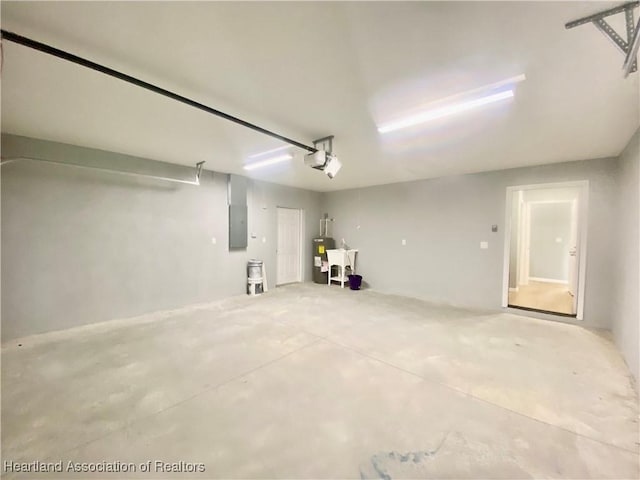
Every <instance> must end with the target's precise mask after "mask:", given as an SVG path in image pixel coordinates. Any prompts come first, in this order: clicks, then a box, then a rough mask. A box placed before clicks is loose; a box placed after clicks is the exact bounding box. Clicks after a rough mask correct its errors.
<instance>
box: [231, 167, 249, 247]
mask: <svg viewBox="0 0 640 480" xmlns="http://www.w3.org/2000/svg"><path fill="white" fill-rule="evenodd" d="M227 188H228V192H227V194H228V202H229V249H235V248H247V179H246V178H245V177H241V176H239V175H229V181H228V183H227Z"/></svg>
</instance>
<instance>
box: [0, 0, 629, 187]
mask: <svg viewBox="0 0 640 480" xmlns="http://www.w3.org/2000/svg"><path fill="white" fill-rule="evenodd" d="M615 4H617V3H614V5H615ZM611 6H612V3H610V2H522V3H520V2H469V3H467V2H440V3H436V2H410V3H400V2H389V3H386V2H384V3H383V2H371V3H369V2H348V3H347V2H345V3H340V2H337V3H333V2H331V3H329V2H301V3H289V2H256V3H244V2H216V3H213V2H212V3H209V2H193V3H187V2H135V3H131V2H104V3H98V2H43V3H36V2H9V1H3V2H2V7H1V8H2V19H1V21H2V28H4V29H6V30H9V31H13V32H15V33H18V34H21V35H24V36H27V37H31V38H33V39H35V40H39V41H42V42H45V43H50V44H52V45H54V46H56V47H58V48H61V49H64V50H68V51H70V52H72V53H75V54H77V55H80V56H85V57H87V58H89V59H92V60H94V61H96V62H99V63H103V64H105V65H108V66H110V67H112V68H115V69H119V70H121V71H123V72H126V73H128V74H130V75H133V76H137V77H139V78H142V79H144V80H146V81H149V82H152V83H156V84H157V85H159V86H162V87H164V88H167V89H169V90H173V91H175V92H178V93H180V94H182V95H185V96H187V97H190V98H193V99H195V100H197V101H199V102H202V103H205V104H207V105H210V106H212V107H214V108H218V109H220V110H222V111H225V112H227V113H230V114H232V115H236V116H239V117H240V118H243V119H245V120H248V121H250V122H253V123H256V124H258V125H260V126H262V127H265V128H267V129H271V130H274V131H276V132H278V133H281V134H283V135H286V136H289V137H291V138H294V139H296V140H298V141H301V142H303V143H306V144H310V143H311V141H312V140H313V139H315V138H319V137H322V136H325V135H331V134H333V135H335V143H334V150H335V151H336V153H337V154H338V156H339V158H340V160H341V161H342V162H343V169H342V171H341V172H340V173H339V174H338V176H337V177H336V178H335V179H333V180H330V179H329V178H327V177H326V176H325V175H324V174H322V173H321V172H318V171H315V170H312V169H310V168H308V167H304V166H303V165H302V160H301V155H302V153H303V152H302V151H301V150H298V152H299V156H298V157H297V158H296V159H294V161H291V162H288V163H285V164H280V165H277V166H272V167H268V168H265V169H261V170H260V169H259V170H254V171H252V172H250V173H249V174H248V175H249V176H251V177H254V178H260V179H264V180H268V181H272V182H275V183H281V184H286V185H293V186H298V187H302V188H307V189H311V190H317V191H329V190H338V189H344V188H350V187H356V186H365V185H375V184H383V183H391V182H398V181H405V180H414V179H419V178H430V177H438V176H443V175H452V174H463V173H470V172H479V171H487V170H495V169H503V168H512V167H517V166H524V165H538V164H545V163H554V162H562V161H567V160H581V159H588V158H597V157H608V156H615V155H618V154H619V153H620V152H621V150H622V149H623V148H624V146H625V145H626V143H627V141H628V140H629V138H630V137H631V135H632V134H633V132H634V131H635V130H636V129H637V128H638V125H639V124H640V114H639V91H638V73H634V74H632V75H631V76H630V77H629V78H627V79H624V78H623V76H622V70H621V69H622V63H623V61H624V57H623V55H622V54H621V53H620V52H619V51H617V50H616V49H615V47H614V46H613V45H612V43H611V42H610V41H608V40H607V39H606V38H605V37H604V36H603V35H602V34H601V33H599V32H598V31H597V30H596V29H595V28H594V27H593V26H592V25H584V26H581V27H578V28H575V29H572V30H565V28H564V24H565V23H566V22H567V21H570V20H573V19H575V18H578V17H581V16H584V15H587V14H591V13H595V12H598V11H599V10H602V9H604V8H610V7H611ZM637 14H638V12H637V11H636V18H637ZM612 23H615V25H616V26H618V27H621V26H622V23H620V22H617V21H613V20H612ZM620 31H621V32H623V30H622V28H621V29H620ZM623 36H624V35H623ZM3 49H4V64H3V70H2V131H4V132H9V133H14V134H19V135H28V136H33V137H37V138H43V139H48V140H55V141H60V142H66V143H72V144H77V145H82V146H88V147H94V148H100V149H105V150H112V151H116V152H121V153H127V154H131V155H138V156H143V157H149V158H154V159H157V160H163V161H168V162H173V163H179V164H186V165H194V164H195V163H196V162H198V161H201V160H206V162H207V163H206V165H205V167H206V168H208V169H210V170H215V171H219V172H230V173H239V174H247V172H245V171H244V170H243V169H242V165H243V163H244V162H246V157H247V156H248V155H250V154H253V153H257V152H260V151H263V150H267V149H270V148H274V147H277V146H280V145H281V143H280V142H278V141H277V140H274V139H272V138H270V137H267V136H264V135H261V134H259V133H256V132H253V131H251V130H248V129H245V128H243V127H240V126H237V125H234V124H231V123H229V122H227V121H224V120H222V119H219V118H216V117H213V116H211V115H209V114H206V113H204V112H201V111H198V110H195V109H193V108H191V107H188V106H186V105H182V104H179V103H177V102H175V101H172V100H169V99H166V98H163V97H161V96H158V95H156V94H154V93H151V92H148V91H145V90H142V89H140V88H138V87H135V86H132V85H128V84H126V83H123V82H121V81H119V80H116V79H113V78H110V77H107V76H104V75H102V74H99V73H97V72H93V71H90V70H87V69H85V68H82V67H79V66H76V65H73V64H70V63H67V62H65V61H62V60H59V59H56V58H53V57H50V56H47V55H45V54H42V53H39V52H36V51H33V50H30V49H28V48H25V47H22V46H19V45H16V44H12V43H10V42H6V41H5V42H3ZM521 73H524V74H525V75H526V77H527V80H526V81H524V82H522V83H520V84H518V86H517V88H516V92H515V98H514V99H512V100H508V101H504V102H501V103H498V104H494V105H492V106H487V107H484V108H481V109H478V110H476V111H474V112H469V113H466V114H461V115H459V116H454V117H449V118H448V119H442V120H439V121H437V122H433V123H431V124H427V125H424V126H422V127H416V128H413V129H409V130H406V131H402V132H397V133H393V134H385V135H381V134H379V133H378V132H377V129H376V124H379V123H382V122H384V121H388V120H389V119H391V118H394V117H398V116H401V115H402V114H403V112H407V111H409V110H412V109H415V108H416V106H418V105H423V104H426V103H429V102H433V101H435V100H438V99H441V98H444V97H447V96H451V95H455V94H457V93H460V92H464V91H467V90H470V89H474V88H477V87H480V86H483V85H486V84H490V83H493V82H496V81H499V80H502V79H504V78H508V77H512V76H514V75H518V74H521Z"/></svg>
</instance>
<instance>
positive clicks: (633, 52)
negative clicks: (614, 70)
mask: <svg viewBox="0 0 640 480" xmlns="http://www.w3.org/2000/svg"><path fill="white" fill-rule="evenodd" d="M638 5H640V1H634V2H628V3H624V4H622V5H618V6H617V7H614V8H610V9H608V10H605V11H604V12H600V13H596V14H594V15H589V16H588V17H583V18H579V19H578V20H574V21H572V22H569V23H567V24H565V28H566V29H569V28H574V27H578V26H580V25H585V24H587V23H593V25H594V26H595V27H596V28H597V29H598V30H600V32H602V33H603V34H604V35H605V36H606V37H607V38H608V39H609V40H611V41H612V42H613V44H614V45H615V46H616V47H618V49H619V50H620V51H621V52H622V53H623V54H624V55H625V59H624V64H623V66H622V70H623V73H624V77H625V78H627V77H628V76H629V74H630V73H631V72H635V71H637V70H638V62H637V58H636V57H637V55H638V47H639V46H640V19H639V20H638V23H637V24H636V23H635V21H634V19H633V9H634V8H636V7H637V6H638ZM621 13H624V17H625V27H626V31H627V32H626V33H627V38H626V40H625V39H623V38H622V37H621V36H620V35H619V34H618V32H616V31H615V30H614V29H613V28H612V27H611V25H609V24H608V23H607V21H606V20H605V18H607V17H610V16H611V15H617V14H621ZM634 24H635V27H634Z"/></svg>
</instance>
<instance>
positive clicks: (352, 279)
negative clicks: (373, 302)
mask: <svg viewBox="0 0 640 480" xmlns="http://www.w3.org/2000/svg"><path fill="white" fill-rule="evenodd" d="M361 284H362V275H349V288H350V289H351V290H360V285H361Z"/></svg>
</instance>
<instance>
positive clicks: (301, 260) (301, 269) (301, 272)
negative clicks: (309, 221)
mask: <svg viewBox="0 0 640 480" xmlns="http://www.w3.org/2000/svg"><path fill="white" fill-rule="evenodd" d="M279 208H282V209H286V210H297V211H298V212H299V214H300V224H299V226H298V231H299V233H300V235H299V237H298V242H299V244H300V258H299V259H298V260H299V261H298V278H297V280H296V281H295V282H287V283H278V235H279V233H280V228H279V226H280V225H279V222H278V209H279ZM305 225H306V223H305V216H304V209H302V208H298V207H285V206H283V205H277V206H276V287H277V286H280V285H288V284H290V283H302V281H303V280H304V274H305V269H304V238H305Z"/></svg>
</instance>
